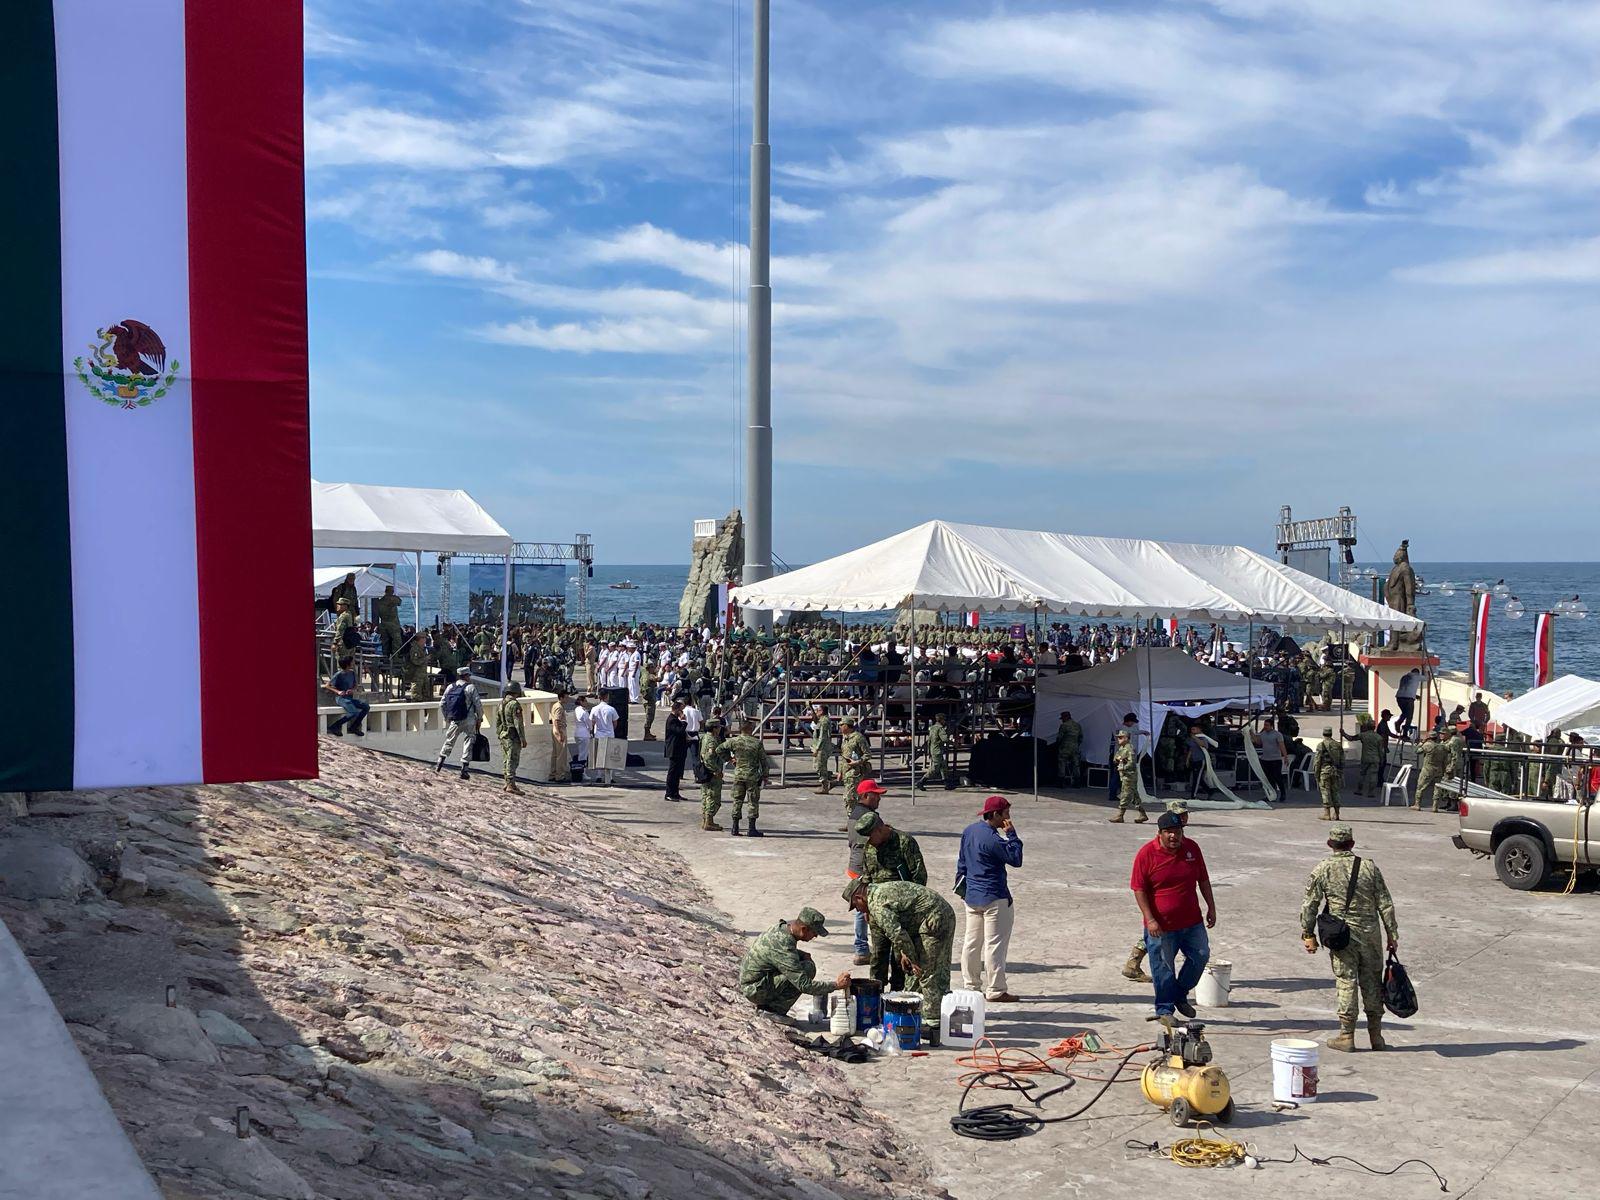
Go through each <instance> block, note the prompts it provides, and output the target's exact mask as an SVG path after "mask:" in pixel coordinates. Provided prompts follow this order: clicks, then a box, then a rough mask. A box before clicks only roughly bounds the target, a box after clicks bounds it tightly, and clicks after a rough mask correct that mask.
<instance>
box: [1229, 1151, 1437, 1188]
mask: <svg viewBox="0 0 1600 1200" xmlns="http://www.w3.org/2000/svg"><path fill="white" fill-rule="evenodd" d="M1302 1160H1304V1161H1305V1162H1308V1163H1310V1164H1311V1165H1312V1166H1314V1167H1330V1166H1332V1165H1333V1164H1334V1163H1336V1162H1347V1163H1349V1164H1350V1165H1351V1166H1354V1167H1360V1168H1361V1169H1362V1170H1363V1171H1365V1172H1367V1173H1368V1174H1369V1175H1394V1174H1397V1173H1398V1172H1399V1171H1400V1169H1401V1168H1402V1167H1409V1166H1410V1165H1411V1164H1412V1163H1416V1164H1417V1165H1418V1166H1419V1167H1424V1168H1426V1169H1427V1170H1428V1171H1430V1172H1431V1173H1432V1174H1433V1177H1434V1178H1435V1179H1437V1180H1438V1181H1439V1190H1440V1191H1441V1192H1448V1191H1449V1190H1450V1187H1449V1184H1447V1183H1446V1182H1445V1178H1444V1176H1443V1175H1441V1174H1439V1172H1438V1171H1437V1170H1435V1169H1434V1166H1433V1164H1432V1163H1430V1162H1428V1161H1427V1160H1426V1159H1422V1158H1408V1159H1406V1160H1405V1161H1404V1162H1402V1163H1398V1164H1396V1165H1395V1166H1392V1167H1390V1168H1389V1169H1388V1170H1387V1171H1380V1170H1379V1169H1378V1168H1377V1167H1369V1166H1367V1164H1366V1163H1364V1162H1362V1161H1361V1160H1360V1159H1358V1158H1351V1157H1350V1156H1349V1155H1348V1154H1330V1155H1328V1157H1327V1158H1315V1157H1313V1156H1312V1155H1310V1154H1307V1153H1306V1152H1305V1151H1304V1150H1302V1149H1300V1147H1299V1146H1295V1147H1294V1156H1293V1157H1292V1158H1260V1157H1258V1158H1257V1159H1256V1161H1257V1162H1259V1163H1262V1164H1266V1163H1282V1164H1284V1165H1288V1164H1290V1163H1294V1162H1299V1161H1302Z"/></svg>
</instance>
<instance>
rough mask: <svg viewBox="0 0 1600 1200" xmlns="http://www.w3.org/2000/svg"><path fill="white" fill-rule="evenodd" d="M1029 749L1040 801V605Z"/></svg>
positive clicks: (1035, 621)
mask: <svg viewBox="0 0 1600 1200" xmlns="http://www.w3.org/2000/svg"><path fill="white" fill-rule="evenodd" d="M1028 727H1029V728H1028V749H1029V751H1030V752H1031V753H1032V755H1033V802H1034V803H1035V804H1037V803H1039V606H1038V605H1037V604H1035V605H1034V606H1033V719H1032V720H1030V721H1029V722H1028Z"/></svg>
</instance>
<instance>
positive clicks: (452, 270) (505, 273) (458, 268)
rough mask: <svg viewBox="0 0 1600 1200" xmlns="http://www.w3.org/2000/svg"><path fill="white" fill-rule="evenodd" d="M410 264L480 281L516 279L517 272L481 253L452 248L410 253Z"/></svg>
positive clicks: (509, 281) (439, 273) (435, 271)
mask: <svg viewBox="0 0 1600 1200" xmlns="http://www.w3.org/2000/svg"><path fill="white" fill-rule="evenodd" d="M410 265H411V266H412V267H415V268H416V269H417V270H419V271H426V272H427V273H428V274H430V275H443V276H445V277H446V278H449V279H471V280H476V281H478V282H480V283H515V282H516V281H517V273H516V272H515V271H514V270H513V269H512V268H511V267H510V266H509V265H507V264H506V263H503V262H500V261H498V260H497V259H493V258H488V257H486V256H483V255H470V254H458V253H456V252H455V251H454V250H425V251H423V252H422V253H421V254H414V255H412V256H411V259H410Z"/></svg>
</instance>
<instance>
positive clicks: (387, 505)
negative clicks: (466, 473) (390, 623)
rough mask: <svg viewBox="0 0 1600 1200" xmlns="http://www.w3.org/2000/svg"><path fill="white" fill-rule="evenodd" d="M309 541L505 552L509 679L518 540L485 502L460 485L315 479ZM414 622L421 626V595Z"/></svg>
mask: <svg viewBox="0 0 1600 1200" xmlns="http://www.w3.org/2000/svg"><path fill="white" fill-rule="evenodd" d="M311 544H312V545H313V546H315V547H316V548H318V549H319V550H320V549H338V550H403V551H409V552H410V553H411V554H413V555H414V556H415V561H416V569H417V580H418V582H419V583H420V582H421V579H422V552H423V551H425V550H426V551H431V552H438V551H441V550H443V551H449V552H451V553H455V554H499V555H504V556H505V562H506V570H505V589H506V603H505V604H503V605H502V606H501V618H500V680H501V683H502V684H503V683H504V682H505V680H506V671H507V667H508V664H507V661H506V660H507V650H506V642H507V639H508V637H509V635H510V629H511V626H510V622H511V553H512V548H513V545H514V539H513V538H512V536H511V535H510V534H509V533H507V532H506V531H505V529H504V528H503V527H502V526H501V525H500V523H499V522H498V521H496V520H495V519H494V518H493V517H491V516H490V515H489V514H488V513H487V512H486V511H484V508H483V506H482V505H480V504H479V503H478V502H477V501H476V500H474V499H473V498H472V497H471V496H469V495H467V493H466V492H463V491H461V490H459V489H442V488H410V487H388V486H385V485H381V484H370V483H319V482H317V481H316V480H315V479H313V480H312V481H311ZM414 599H415V601H416V625H417V627H418V628H419V629H420V628H421V626H422V598H421V597H420V596H416V597H414Z"/></svg>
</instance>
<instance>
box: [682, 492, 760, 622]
mask: <svg viewBox="0 0 1600 1200" xmlns="http://www.w3.org/2000/svg"><path fill="white" fill-rule="evenodd" d="M743 570H744V518H743V517H741V516H740V515H739V510H738V509H737V508H736V509H734V510H733V511H732V512H731V513H729V514H728V515H727V516H725V517H723V518H722V520H721V521H720V522H718V524H717V532H716V534H715V535H714V536H712V537H704V538H695V539H694V547H693V550H692V552H691V554H690V558H689V582H688V583H687V584H686V585H685V586H684V589H683V599H682V600H680V601H679V602H678V624H679V625H694V626H700V625H710V624H714V623H715V622H716V617H717V585H718V584H720V583H726V582H727V581H728V580H729V579H737V578H738V577H739V575H740V572H742V571H743Z"/></svg>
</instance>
